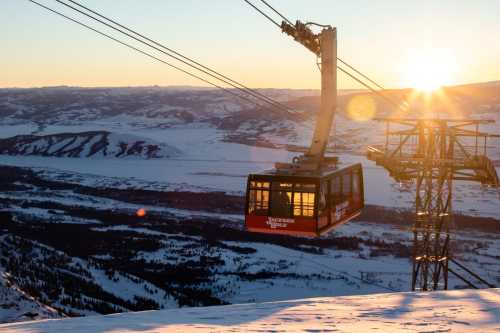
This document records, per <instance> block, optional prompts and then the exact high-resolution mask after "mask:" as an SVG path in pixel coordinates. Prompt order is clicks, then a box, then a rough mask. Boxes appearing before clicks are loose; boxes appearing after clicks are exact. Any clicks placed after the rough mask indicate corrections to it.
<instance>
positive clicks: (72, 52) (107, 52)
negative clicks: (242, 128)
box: [0, 0, 500, 88]
mask: <svg viewBox="0 0 500 333" xmlns="http://www.w3.org/2000/svg"><path fill="white" fill-rule="evenodd" d="M39 1H40V2H41V3H43V4H46V5H48V6H50V7H52V8H57V9H60V10H61V11H63V12H65V13H69V14H70V15H71V16H73V17H78V16H75V14H73V13H72V12H70V11H68V10H65V9H64V8H63V7H62V6H61V5H59V4H57V3H56V2H55V1H53V0H39ZM253 1H254V2H255V3H256V4H258V3H259V1H258V0H253ZM80 2H81V3H82V4H84V5H86V6H89V7H90V8H93V9H95V10H98V11H100V12H102V13H103V14H105V15H107V16H109V17H111V18H114V19H116V20H118V21H119V22H121V23H123V24H125V25H128V26H130V27H132V28H134V29H136V30H138V31H139V32H141V33H143V34H145V35H147V36H150V37H152V38H154V39H156V40H158V41H160V42H162V43H164V44H165V45H167V46H169V47H171V48H173V49H174V50H177V51H179V52H182V53H184V54H185V55H187V56H190V57H193V58H195V59H196V60H198V61H200V62H201V63H203V64H205V65H208V66H210V67H212V68H214V69H216V70H218V71H220V72H222V73H224V74H226V75H228V76H230V77H231V78H233V79H236V80H238V81H240V82H243V83H245V84H246V85H248V86H250V87H262V88H264V87H274V88H319V84H320V80H319V71H318V69H317V67H316V64H315V61H316V59H315V57H314V56H313V55H312V54H311V53H310V52H309V51H307V50H306V49H305V48H304V47H303V46H301V45H299V44H297V43H296V42H294V41H293V40H292V39H291V38H290V37H288V36H285V35H284V34H282V33H280V31H279V30H278V28H277V27H275V26H273V25H272V24H270V23H269V22H268V21H267V20H266V19H264V18H263V17H262V16H261V15H259V14H258V13H257V12H255V11H254V10H253V9H252V8H250V7H249V6H248V5H247V4H245V3H244V2H243V1H242V0H211V1H208V0H182V1H181V0H143V1H137V0H80ZM269 2H270V3H271V4H273V5H274V6H275V7H276V8H278V9H279V10H280V11H281V12H283V13H284V14H285V15H286V16H288V17H289V18H290V19H291V20H292V21H294V20H295V19H297V18H300V19H301V20H303V21H315V22H319V23H323V24H331V25H333V26H336V27H337V29H338V38H339V45H338V47H339V49H338V55H339V57H341V58H342V59H344V60H346V61H348V62H350V63H351V64H353V65H355V66H356V67H358V68H359V69H361V70H363V71H364V72H365V73H367V74H368V75H369V76H371V77H372V78H374V79H375V80H377V81H378V82H380V83H381V84H383V85H384V86H386V87H404V86H408V85H409V83H408V80H407V79H406V78H405V72H407V70H408V62H409V59H412V58H414V55H415V54H419V53H421V52H422V50H444V51H445V54H446V55H447V57H449V58H450V62H452V63H453V64H454V67H455V71H454V73H453V75H452V77H451V78H449V82H447V83H448V84H461V83H470V82H483V81H494V80H500V66H499V65H500V19H499V13H500V1H498V0H476V1H472V0H440V1H437V0H420V1H401V0H379V1H372V0H350V1H333V0H311V1H305V0H269ZM276 19H277V20H278V19H279V18H278V17H276ZM82 21H85V22H90V21H88V20H85V19H82ZM92 25H95V24H94V23H92ZM0 27H1V34H0V36H1V40H2V48H1V52H0V73H1V74H0V78H1V80H0V87H40V86H56V85H73V86H143V85H161V86H168V85H196V86H203V85H206V84H204V83H202V82H199V81H197V80H194V79H192V78H189V77H186V75H185V74H182V73H179V72H176V71H175V70H172V69H170V68H168V67H167V66H164V65H161V64H159V63H156V62H153V61H152V60H150V59H148V58H146V57H144V56H143V55H140V54H137V53H135V52H133V51H131V50H129V49H127V48H124V47H123V46H120V45H118V44H115V43H114V42H112V41H109V40H107V39H104V38H103V37H100V36H98V35H96V34H95V33H93V32H90V31H87V30H84V29H83V28H81V27H79V26H77V25H75V24H74V23H70V22H68V21H65V20H64V19H62V18H60V17H57V16H55V15H53V14H50V13H48V12H46V11H45V10H43V9H41V8H39V7H37V6H35V5H33V4H32V3H30V2H28V1H27V0H2V1H1V4H0ZM104 30H105V29H104ZM339 87H340V88H357V87H359V86H358V85H357V84H356V83H355V82H353V81H352V80H351V79H349V78H347V77H345V76H344V75H342V74H341V73H339Z"/></svg>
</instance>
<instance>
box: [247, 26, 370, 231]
mask: <svg viewBox="0 0 500 333" xmlns="http://www.w3.org/2000/svg"><path fill="white" fill-rule="evenodd" d="M310 24H313V23H306V24H304V23H301V22H300V21H297V22H296V24H295V26H294V25H291V24H289V23H288V22H285V21H283V22H282V31H283V32H284V33H286V34H288V35H290V36H292V37H293V38H294V39H295V40H296V41H298V42H299V43H301V44H303V45H304V46H305V47H306V48H307V49H309V50H310V51H312V52H313V53H314V54H315V55H316V56H317V57H318V58H320V59H321V66H320V69H321V107H320V110H319V113H318V115H317V119H316V126H315V129H314V133H313V138H312V142H311V146H310V147H309V149H308V150H307V152H305V153H304V154H303V155H301V156H296V157H294V159H293V161H292V163H276V166H275V169H273V170H270V171H267V172H263V173H259V174H251V175H249V176H248V181H247V192H246V205H245V227H246V230H248V231H253V232H263V233H271V234H285V235H293V236H311V237H316V236H320V235H322V234H324V233H326V232H328V231H330V230H332V229H334V228H336V227H338V226H340V225H342V224H343V223H345V222H347V221H349V220H351V219H353V218H354V217H356V216H358V215H359V214H360V213H361V209H362V208H363V207H364V191H363V170H362V168H361V164H359V163H358V164H354V165H351V166H348V167H345V168H342V169H338V168H337V158H336V157H326V156H325V152H326V148H327V145H328V140H329V137H330V131H331V128H332V124H333V120H334V114H335V110H336V108H337V103H336V100H337V31H336V29H335V28H333V27H330V26H321V27H322V28H323V30H322V31H321V33H319V34H315V33H313V32H312V30H310V28H309V25H310Z"/></svg>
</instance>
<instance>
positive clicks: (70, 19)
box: [28, 0, 262, 107]
mask: <svg viewBox="0 0 500 333" xmlns="http://www.w3.org/2000/svg"><path fill="white" fill-rule="evenodd" d="M28 1H29V2H31V3H33V4H35V5H37V6H39V7H41V8H43V9H46V10H48V11H50V12H52V13H54V14H56V15H58V16H60V17H63V18H65V19H67V20H69V21H72V22H74V23H76V24H78V25H80V26H82V27H84V28H86V29H88V30H91V31H93V32H95V33H97V34H99V35H101V36H103V37H106V38H108V39H111V40H113V41H115V42H117V43H119V44H121V45H123V46H126V47H128V48H130V49H132V50H134V51H136V52H139V53H141V54H143V55H145V56H147V57H149V58H151V59H154V60H156V61H158V62H161V63H163V64H165V65H167V66H169V67H171V68H173V69H176V70H178V71H180V72H182V73H184V74H186V75H189V76H191V77H193V78H195V79H198V80H200V81H203V82H205V83H207V84H209V85H211V86H213V87H216V88H218V89H221V90H222V91H224V92H226V93H228V94H231V95H233V96H235V97H238V98H241V99H243V100H245V101H247V102H250V103H252V104H256V105H258V106H260V107H262V105H260V104H257V103H256V102H255V101H253V100H251V99H249V98H247V97H245V96H242V95H240V94H237V93H235V92H233V91H231V90H229V89H226V88H224V87H222V86H219V85H217V84H216V83H213V82H210V81H208V80H205V79H204V78H202V77H199V76H198V75H196V74H193V73H190V72H188V71H186V70H184V69H182V68H180V67H177V66H175V65H173V64H171V63H169V62H167V61H165V60H163V59H160V58H158V57H156V56H154V55H152V54H151V53H148V52H146V51H143V50H141V49H139V48H137V47H135V46H132V45H130V44H127V43H125V42H123V41H121V40H119V39H117V38H115V37H113V36H111V35H108V34H106V33H104V32H102V31H99V30H97V29H95V28H93V27H91V26H89V25H87V24H85V23H82V22H80V21H78V20H76V19H74V18H71V17H69V16H67V15H65V14H63V13H61V12H58V11H57V10H55V9H52V8H50V7H48V6H45V5H43V4H41V3H39V2H37V1H35V0H28Z"/></svg>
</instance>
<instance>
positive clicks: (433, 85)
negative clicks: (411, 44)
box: [403, 49, 455, 92]
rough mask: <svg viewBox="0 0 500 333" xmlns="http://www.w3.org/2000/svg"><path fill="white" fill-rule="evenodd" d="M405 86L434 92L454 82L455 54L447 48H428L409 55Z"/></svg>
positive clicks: (405, 72) (405, 71)
mask: <svg viewBox="0 0 500 333" xmlns="http://www.w3.org/2000/svg"><path fill="white" fill-rule="evenodd" d="M403 71H404V73H403V74H404V75H403V77H404V78H405V82H404V84H405V86H409V87H411V88H414V89H416V90H419V91H422V92H432V91H435V90H437V89H439V88H441V87H442V86H444V85H447V84H450V83H452V80H453V74H454V72H455V63H454V57H453V54H452V53H451V52H449V51H447V50H438V49H426V50H420V51H414V52H412V53H411V54H410V55H409V56H408V61H407V63H406V65H405V68H404V70H403Z"/></svg>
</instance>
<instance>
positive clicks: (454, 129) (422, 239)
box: [368, 118, 500, 291]
mask: <svg viewBox="0 0 500 333" xmlns="http://www.w3.org/2000/svg"><path fill="white" fill-rule="evenodd" d="M378 120H381V121H385V122H386V126H387V127H386V128H387V129H386V140H385V145H384V146H383V147H369V148H368V158H369V159H371V160H373V161H375V162H376V163H377V165H381V166H383V167H384V168H385V169H387V170H388V171H389V173H390V175H391V176H392V177H393V178H394V179H395V180H396V181H415V222H414V224H413V228H412V232H413V254H412V259H413V260H412V261H413V265H412V266H413V267H412V281H411V287H412V290H422V291H430V290H438V289H448V273H452V274H454V275H455V276H457V277H458V278H459V279H460V280H462V281H463V282H465V283H466V284H468V285H469V286H471V287H474V288H476V286H475V284H474V283H473V282H471V280H470V279H467V278H466V277H465V276H464V274H463V273H459V271H458V269H457V270H455V269H453V268H451V267H450V263H453V264H456V265H457V266H458V267H459V268H460V269H461V271H465V272H466V273H467V274H469V275H471V276H472V277H474V279H475V280H477V281H479V282H481V283H484V284H486V285H488V286H491V285H490V284H489V283H487V282H486V281H484V280H483V279H481V278H480V277H479V276H478V275H477V274H475V273H473V272H471V271H470V270H468V269H467V268H465V266H463V265H461V264H460V263H458V261H457V260H456V259H455V258H454V256H453V253H451V248H450V228H451V227H452V225H451V223H452V219H453V215H452V198H453V180H469V181H475V182H480V183H482V184H485V185H490V186H498V185H499V179H498V175H497V173H496V170H495V168H494V166H493V163H492V162H491V160H490V159H489V158H488V157H487V156H486V155H487V154H486V150H487V139H488V138H491V137H500V136H498V135H491V134H488V133H484V132H480V131H479V125H480V124H486V123H491V122H493V121H492V120H467V119H465V120H450V119H391V118H387V119H378ZM391 125H393V126H396V127H398V128H397V129H396V130H393V131H391V129H390V128H391V127H390V126H391ZM471 126H472V127H473V129H471V128H470V127H471ZM481 141H482V142H481Z"/></svg>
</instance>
